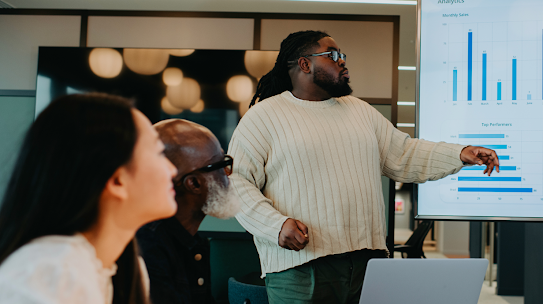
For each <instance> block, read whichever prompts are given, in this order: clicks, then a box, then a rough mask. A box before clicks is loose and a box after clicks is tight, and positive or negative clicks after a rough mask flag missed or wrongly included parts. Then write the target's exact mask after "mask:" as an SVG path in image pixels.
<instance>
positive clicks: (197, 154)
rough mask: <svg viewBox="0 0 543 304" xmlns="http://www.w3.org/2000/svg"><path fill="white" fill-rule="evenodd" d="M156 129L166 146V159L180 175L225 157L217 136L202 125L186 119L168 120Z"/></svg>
mask: <svg viewBox="0 0 543 304" xmlns="http://www.w3.org/2000/svg"><path fill="white" fill-rule="evenodd" d="M154 127H155V129H156V131H157V132H158V134H159V137H160V139H161V140H162V142H163V143H164V145H165V146H166V148H165V154H166V157H167V158H168V159H169V160H170V161H171V162H172V163H173V164H174V165H175V166H176V167H177V170H178V171H179V174H180V175H183V174H185V173H188V172H190V171H193V170H196V169H198V168H201V167H203V166H206V165H209V164H210V163H212V162H213V161H218V160H221V159H222V158H223V156H224V154H223V151H222V149H221V145H220V143H219V141H218V140H217V138H216V137H215V135H213V133H211V131H209V129H207V128H206V127H204V126H202V125H199V124H197V123H194V122H190V121H188V120H184V119H168V120H163V121H160V122H158V123H156V124H155V125H154Z"/></svg>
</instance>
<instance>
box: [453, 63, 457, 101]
mask: <svg viewBox="0 0 543 304" xmlns="http://www.w3.org/2000/svg"><path fill="white" fill-rule="evenodd" d="M457 92H458V71H457V70H453V101H456V100H457V99H458V98H457V96H458V95H457Z"/></svg>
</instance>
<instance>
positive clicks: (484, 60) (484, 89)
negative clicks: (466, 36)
mask: <svg viewBox="0 0 543 304" xmlns="http://www.w3.org/2000/svg"><path fill="white" fill-rule="evenodd" d="M483 100H486V53H483Z"/></svg>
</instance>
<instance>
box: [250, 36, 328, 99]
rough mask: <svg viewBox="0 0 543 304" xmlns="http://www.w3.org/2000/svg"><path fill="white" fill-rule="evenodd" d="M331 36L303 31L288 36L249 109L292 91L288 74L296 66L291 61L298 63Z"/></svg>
mask: <svg viewBox="0 0 543 304" xmlns="http://www.w3.org/2000/svg"><path fill="white" fill-rule="evenodd" d="M324 37H330V35H328V34H326V33H324V32H320V31H301V32H296V33H292V34H290V35H288V37H287V38H285V40H283V42H281V48H280V49H279V55H278V56H277V60H276V61H275V65H274V67H273V69H272V70H271V71H270V72H269V73H268V74H266V75H264V76H262V78H261V79H260V81H259V82H258V85H257V86H256V93H255V95H254V96H253V99H252V100H251V104H250V105H249V108H250V107H252V106H254V105H255V103H256V101H257V100H259V101H260V100H264V99H266V98H268V97H271V96H274V95H277V94H281V93H283V92H284V91H286V90H292V81H291V79H290V76H289V74H288V71H289V70H290V68H292V67H293V66H294V65H295V64H294V63H289V61H297V60H298V58H300V57H302V56H304V55H306V54H305V53H306V52H307V51H308V50H310V49H311V48H313V47H316V46H318V45H319V40H321V39H322V38H324Z"/></svg>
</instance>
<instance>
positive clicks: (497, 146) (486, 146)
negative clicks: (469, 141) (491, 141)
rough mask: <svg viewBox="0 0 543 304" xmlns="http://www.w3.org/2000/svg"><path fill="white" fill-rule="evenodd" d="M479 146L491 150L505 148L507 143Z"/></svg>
mask: <svg viewBox="0 0 543 304" xmlns="http://www.w3.org/2000/svg"><path fill="white" fill-rule="evenodd" d="M481 147H483V148H487V149H493V150H500V149H507V145H481Z"/></svg>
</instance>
